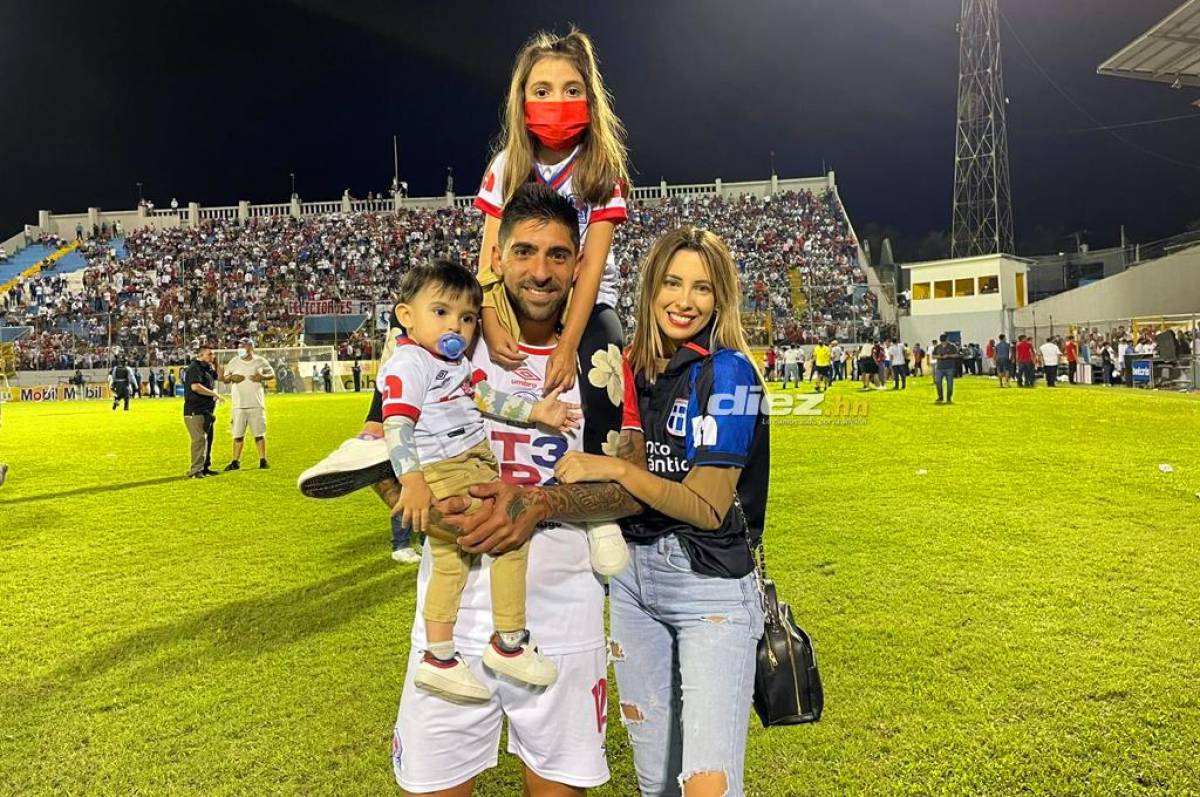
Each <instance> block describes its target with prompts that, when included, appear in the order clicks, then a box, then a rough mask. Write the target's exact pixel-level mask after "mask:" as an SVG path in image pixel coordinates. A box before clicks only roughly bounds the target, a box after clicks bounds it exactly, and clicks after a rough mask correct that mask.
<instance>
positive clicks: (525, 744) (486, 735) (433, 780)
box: [392, 647, 609, 794]
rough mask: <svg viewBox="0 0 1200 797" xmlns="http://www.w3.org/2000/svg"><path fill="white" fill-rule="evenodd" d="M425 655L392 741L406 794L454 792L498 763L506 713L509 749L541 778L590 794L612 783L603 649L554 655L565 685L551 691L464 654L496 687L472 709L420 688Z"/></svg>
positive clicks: (413, 660) (413, 659) (407, 685)
mask: <svg viewBox="0 0 1200 797" xmlns="http://www.w3.org/2000/svg"><path fill="white" fill-rule="evenodd" d="M420 657H421V651H419V650H416V649H414V650H413V651H412V652H411V653H410V654H409V657H408V672H407V674H406V675H405V678H404V693H403V695H401V697H400V711H399V715H398V716H397V717H396V730H395V733H394V735H393V738H392V768H393V769H394V770H395V773H396V782H397V783H399V784H400V787H401V788H402V789H404V790H405V791H408V792H413V793H417V794H420V793H422V792H431V791H439V790H441V789H449V788H452V787H454V786H457V785H459V784H461V783H465V782H467V781H468V780H470V779H471V778H473V777H475V776H476V775H478V774H479V773H481V772H483V771H484V770H487V769H491V768H492V767H494V766H496V764H497V761H498V750H499V747H500V724H501V718H502V717H505V716H507V717H508V752H510V753H512V754H514V755H516V756H518V757H519V758H520V759H521V761H523V762H524V763H525V765H526V766H527V767H529V768H530V769H531V770H533V771H534V772H535V773H536V774H538V775H539V776H541V777H543V778H545V779H546V780H550V781H555V782H557V783H565V784H566V785H568V786H574V787H576V788H584V789H586V788H591V787H593V786H599V785H601V784H603V783H606V782H608V777H609V775H608V761H607V760H606V759H605V755H604V731H605V724H606V721H607V717H608V658H607V651H606V650H605V649H604V648H603V647H600V648H596V649H595V650H588V651H583V652H582V653H568V654H564V655H561V656H550V655H547V658H549V659H550V660H551V661H553V662H554V663H555V664H556V665H558V680H556V681H555V682H554V684H553V685H551V686H550V687H548V688H546V689H536V688H533V687H528V686H523V685H521V684H518V683H516V682H514V681H510V680H507V679H501V678H498V677H496V676H495V675H493V674H492V673H491V672H490V671H489V670H487V669H486V668H485V667H484V666H483V665H482V663H481V660H480V657H479V656H473V655H467V654H463V659H464V660H465V661H466V662H467V665H468V666H469V667H470V668H471V670H472V671H473V672H474V673H475V675H476V677H478V678H479V679H480V680H481V681H482V682H483V683H485V684H487V686H488V688H489V689H491V690H492V699H491V701H490V702H488V703H479V704H476V705H465V706H464V705H458V704H456V703H451V702H449V701H447V700H443V699H442V698H440V697H434V696H433V695H430V694H428V693H426V692H422V691H421V690H420V689H417V688H416V687H415V686H413V682H412V679H413V673H414V672H415V671H416V666H417V663H418V661H419V660H420Z"/></svg>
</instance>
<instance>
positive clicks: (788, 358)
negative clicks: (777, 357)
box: [783, 349, 804, 365]
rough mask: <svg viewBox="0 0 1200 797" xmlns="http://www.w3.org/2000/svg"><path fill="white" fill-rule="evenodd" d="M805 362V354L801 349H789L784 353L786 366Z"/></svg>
mask: <svg viewBox="0 0 1200 797" xmlns="http://www.w3.org/2000/svg"><path fill="white" fill-rule="evenodd" d="M802 362H804V352H802V351H800V350H799V349H788V350H787V351H785V352H784V353H783V364H784V365H798V364H799V363H802Z"/></svg>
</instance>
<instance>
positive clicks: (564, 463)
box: [554, 451, 629, 484]
mask: <svg viewBox="0 0 1200 797" xmlns="http://www.w3.org/2000/svg"><path fill="white" fill-rule="evenodd" d="M628 464H629V463H628V462H626V461H625V460H623V459H616V458H615V457H606V456H602V455H600V454H584V453H582V452H580V451H568V452H567V453H566V454H564V455H563V458H562V459H560V460H559V461H558V464H556V465H555V466H554V477H555V478H556V479H558V480H559V481H560V482H562V483H563V484H575V483H577V482H616V481H620V480H621V478H622V477H623V476H624V475H625V468H626V467H627V466H628Z"/></svg>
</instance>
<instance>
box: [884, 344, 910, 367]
mask: <svg viewBox="0 0 1200 797" xmlns="http://www.w3.org/2000/svg"><path fill="white" fill-rule="evenodd" d="M888 359H889V360H891V361H892V365H903V364H904V363H905V362H907V358H906V357H905V356H904V344H903V343H896V344H893V345H892V346H891V347H890V348H889V349H888Z"/></svg>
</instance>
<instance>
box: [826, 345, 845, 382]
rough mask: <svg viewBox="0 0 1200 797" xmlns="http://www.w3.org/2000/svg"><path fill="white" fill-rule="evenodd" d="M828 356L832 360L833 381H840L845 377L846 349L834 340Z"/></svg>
mask: <svg viewBox="0 0 1200 797" xmlns="http://www.w3.org/2000/svg"><path fill="white" fill-rule="evenodd" d="M829 358H830V359H831V360H832V361H833V381H834V382H840V381H841V380H843V379H845V378H846V363H845V358H846V350H845V349H843V348H842V344H840V343H838V342H837V341H836V340H835V341H834V342H833V346H832V347H830V349H829Z"/></svg>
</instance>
